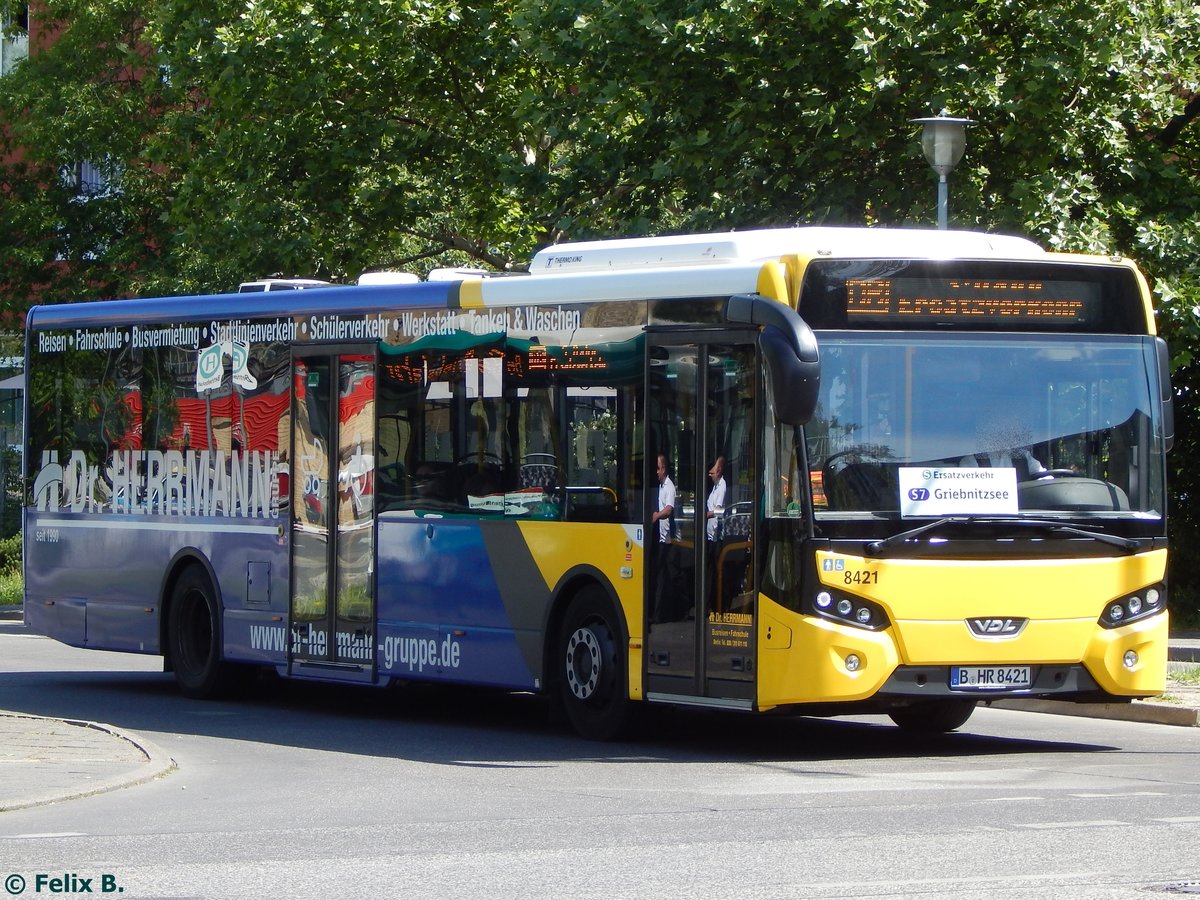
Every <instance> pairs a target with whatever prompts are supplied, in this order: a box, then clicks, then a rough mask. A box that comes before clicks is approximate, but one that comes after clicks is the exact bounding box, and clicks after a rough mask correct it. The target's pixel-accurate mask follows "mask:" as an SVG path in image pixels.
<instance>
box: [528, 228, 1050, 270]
mask: <svg viewBox="0 0 1200 900" xmlns="http://www.w3.org/2000/svg"><path fill="white" fill-rule="evenodd" d="M1044 253H1045V251H1044V250H1043V249H1042V248H1041V247H1040V246H1038V245H1037V244H1035V243H1034V242H1033V241H1029V240H1026V239H1025V238H1019V237H1010V236H1008V235H998V234H984V233H981V232H975V231H937V230H931V229H923V228H922V229H918V228H836V227H824V226H812V227H803V228H764V229H759V230H754V231H729V232H724V233H718V234H683V235H667V236H663V237H649V238H630V239H618V240H600V241H581V242H576V243H564V244H555V245H554V246H552V247H546V248H545V249H543V250H540V251H539V252H538V253H537V254H536V255H535V256H534V258H533V262H532V264H531V265H530V267H529V271H530V274H531V275H546V274H553V273H577V272H607V271H620V270H629V269H641V268H676V267H690V266H716V265H722V264H724V265H728V264H730V263H754V262H765V261H766V260H770V259H779V258H780V257H782V256H786V255H795V256H800V257H806V258H811V257H814V256H833V257H841V258H847V257H888V258H896V257H898V258H908V259H954V258H956V257H970V258H997V257H1004V258H1007V259H1029V258H1031V257H1038V256H1042V255H1044Z"/></svg>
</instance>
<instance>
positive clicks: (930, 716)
mask: <svg viewBox="0 0 1200 900" xmlns="http://www.w3.org/2000/svg"><path fill="white" fill-rule="evenodd" d="M973 712H975V701H974V700H957V699H948V700H927V701H925V702H924V703H915V704H913V705H912V706H906V707H904V708H902V709H894V710H892V711H891V712H890V713H888V715H889V716H890V717H891V719H892V721H893V722H895V723H896V724H897V725H899V726H900V727H901V728H903V729H904V730H905V731H916V732H922V733H924V734H933V733H936V732H941V731H953V730H954V729H955V728H958V727H959V726H961V725H963V724H965V723H966V721H967V719H969V718H971V713H973Z"/></svg>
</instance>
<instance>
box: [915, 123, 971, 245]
mask: <svg viewBox="0 0 1200 900" xmlns="http://www.w3.org/2000/svg"><path fill="white" fill-rule="evenodd" d="M909 121H911V122H912V123H913V124H914V125H920V126H921V150H922V151H923V152H924V154H925V159H926V160H927V161H928V162H929V165H930V166H931V167H932V168H933V171H935V172H937V175H938V228H945V227H946V226H947V223H948V221H949V218H950V212H949V208H950V186H949V185H948V184H947V182H946V176H947V175H949V174H950V173H951V172H952V171H953V170H954V167H955V166H957V165H958V161H959V160H960V159H962V155H963V151H964V150H966V149H967V135H966V128H967V126H968V125H974V124H975V122H974V121H973V120H971V119H956V118H954V117H953V116H948V115H946V112H945V110H943V111H942V112H941V113H939V114H938V115H936V116H930V117H928V118H925V119H910V120H909Z"/></svg>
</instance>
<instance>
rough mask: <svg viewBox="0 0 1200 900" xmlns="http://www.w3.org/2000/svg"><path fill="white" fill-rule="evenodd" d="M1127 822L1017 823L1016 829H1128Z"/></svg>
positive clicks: (1115, 820)
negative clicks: (1115, 827) (1116, 827)
mask: <svg viewBox="0 0 1200 900" xmlns="http://www.w3.org/2000/svg"><path fill="white" fill-rule="evenodd" d="M1129 824H1130V823H1129V822H1121V821H1119V820H1117V819H1093V820H1091V821H1087V822H1029V823H1025V824H1022V823H1017V825H1016V826H1015V827H1017V828H1035V829H1038V830H1049V829H1051V828H1099V827H1105V828H1107V827H1112V826H1118V827H1126V828H1127V827H1129Z"/></svg>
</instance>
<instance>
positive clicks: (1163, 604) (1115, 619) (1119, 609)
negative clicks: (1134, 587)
mask: <svg viewBox="0 0 1200 900" xmlns="http://www.w3.org/2000/svg"><path fill="white" fill-rule="evenodd" d="M1166 597H1167V588H1166V585H1162V584H1156V585H1154V586H1152V587H1148V588H1145V589H1143V590H1141V591H1137V592H1135V593H1132V594H1127V595H1126V596H1124V597H1118V598H1117V599H1116V600H1110V601H1109V602H1108V604H1107V605H1105V607H1104V612H1103V613H1101V614H1100V624H1101V625H1103V626H1104V627H1105V628H1117V627H1118V626H1120V625H1128V624H1129V623H1130V622H1136V621H1138V620H1139V619H1145V618H1147V617H1148V616H1153V615H1156V614H1157V613H1160V612H1162V611H1163V610H1165V609H1166V608H1167V601H1166Z"/></svg>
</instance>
